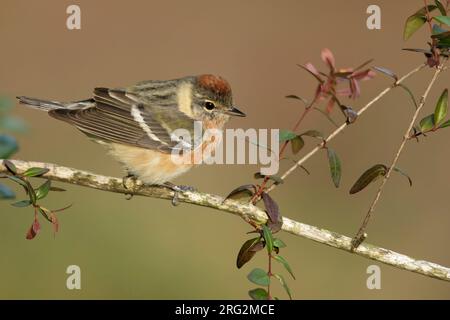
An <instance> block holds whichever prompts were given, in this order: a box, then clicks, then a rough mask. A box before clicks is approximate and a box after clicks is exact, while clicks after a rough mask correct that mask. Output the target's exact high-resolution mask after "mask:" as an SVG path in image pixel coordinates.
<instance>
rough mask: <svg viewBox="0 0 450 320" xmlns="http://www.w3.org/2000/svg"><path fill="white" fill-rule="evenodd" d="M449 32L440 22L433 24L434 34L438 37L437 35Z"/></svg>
mask: <svg viewBox="0 0 450 320" xmlns="http://www.w3.org/2000/svg"><path fill="white" fill-rule="evenodd" d="M444 32H447V30H445V29H443V28H441V27H440V26H439V25H438V24H433V36H434V38H436V36H437V35H439V34H441V33H444Z"/></svg>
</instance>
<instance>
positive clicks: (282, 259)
mask: <svg viewBox="0 0 450 320" xmlns="http://www.w3.org/2000/svg"><path fill="white" fill-rule="evenodd" d="M273 258H274V259H275V260H276V261H278V262H280V263H281V264H282V265H283V266H284V267H285V268H286V270H287V271H288V272H289V273H290V275H291V276H292V278H294V279H295V276H294V273H293V272H292V269H291V267H290V266H289V263H288V262H287V261H286V259H285V258H283V257H282V256H280V255H275V256H274V257H273Z"/></svg>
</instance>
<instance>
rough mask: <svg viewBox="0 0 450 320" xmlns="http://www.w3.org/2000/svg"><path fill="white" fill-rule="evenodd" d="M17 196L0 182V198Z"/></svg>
mask: <svg viewBox="0 0 450 320" xmlns="http://www.w3.org/2000/svg"><path fill="white" fill-rule="evenodd" d="M15 197H16V195H15V194H14V191H12V190H11V189H10V188H8V187H7V186H5V185H4V184H1V183H0V199H14V198H15Z"/></svg>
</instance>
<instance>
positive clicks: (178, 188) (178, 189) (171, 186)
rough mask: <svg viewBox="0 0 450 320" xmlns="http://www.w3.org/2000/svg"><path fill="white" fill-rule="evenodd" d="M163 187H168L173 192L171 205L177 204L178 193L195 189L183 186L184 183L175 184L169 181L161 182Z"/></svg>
mask: <svg viewBox="0 0 450 320" xmlns="http://www.w3.org/2000/svg"><path fill="white" fill-rule="evenodd" d="M163 186H164V187H166V188H169V189H170V190H172V191H173V192H174V195H173V198H172V205H174V206H177V205H179V204H180V203H179V195H180V193H184V192H189V191H196V189H195V188H194V187H192V186H184V185H175V184H173V183H171V182H166V183H164V184H163Z"/></svg>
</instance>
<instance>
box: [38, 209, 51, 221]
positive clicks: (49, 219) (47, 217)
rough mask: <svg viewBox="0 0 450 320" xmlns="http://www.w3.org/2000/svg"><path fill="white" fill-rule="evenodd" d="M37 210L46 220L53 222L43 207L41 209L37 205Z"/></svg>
mask: <svg viewBox="0 0 450 320" xmlns="http://www.w3.org/2000/svg"><path fill="white" fill-rule="evenodd" d="M38 211H39V213H40V214H41V215H42V216H43V217H44V218H45V219H46V220H47V221H48V222H53V221H52V219H51V218H50V217H49V216H48V214H47V212H45V210H44V209H42V208H41V207H38Z"/></svg>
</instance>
